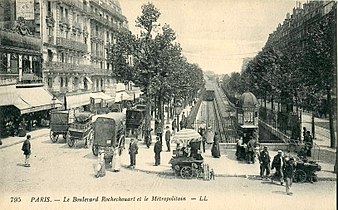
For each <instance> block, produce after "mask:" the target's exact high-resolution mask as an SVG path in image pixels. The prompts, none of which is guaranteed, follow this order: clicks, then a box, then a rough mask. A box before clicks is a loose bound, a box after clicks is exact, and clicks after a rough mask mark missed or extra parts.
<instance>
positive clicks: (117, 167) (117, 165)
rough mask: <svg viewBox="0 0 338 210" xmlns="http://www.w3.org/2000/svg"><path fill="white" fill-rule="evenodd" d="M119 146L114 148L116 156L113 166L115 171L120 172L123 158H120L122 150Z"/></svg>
mask: <svg viewBox="0 0 338 210" xmlns="http://www.w3.org/2000/svg"><path fill="white" fill-rule="evenodd" d="M119 150H120V149H119V148H115V150H114V156H113V162H112V167H113V171H114V172H119V171H120V168H121V160H120V152H119Z"/></svg>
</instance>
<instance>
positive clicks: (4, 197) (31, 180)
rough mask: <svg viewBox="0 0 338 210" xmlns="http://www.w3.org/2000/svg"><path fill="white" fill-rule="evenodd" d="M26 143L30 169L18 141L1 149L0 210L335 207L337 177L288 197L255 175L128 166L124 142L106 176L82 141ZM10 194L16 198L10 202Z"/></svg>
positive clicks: (143, 151) (300, 187) (144, 153)
mask: <svg viewBox="0 0 338 210" xmlns="http://www.w3.org/2000/svg"><path fill="white" fill-rule="evenodd" d="M31 143H32V156H31V165H32V166H31V167H30V168H27V167H23V162H24V157H23V155H22V154H21V144H17V145H13V146H10V147H7V148H3V149H1V150H0V156H1V163H2V176H1V177H0V184H1V186H2V192H1V196H0V199H1V200H0V203H1V205H2V206H0V208H1V209H19V208H20V207H25V208H26V207H30V208H32V209H45V208H47V207H48V209H60V208H72V207H75V206H76V207H77V208H82V209H93V208H95V209H97V208H98V209H100V208H101V209H104V208H108V207H114V208H115V207H117V208H123V209H135V208H136V207H137V208H139V207H140V208H141V207H144V208H145V207H147V209H159V208H161V207H166V209H177V208H179V207H182V206H184V208H183V209H193V208H197V207H198V208H205V209H234V208H236V209H238V208H240V209H272V208H274V207H275V206H276V205H283V207H285V208H289V209H335V205H336V196H335V190H336V182H333V181H320V182H317V183H314V184H311V183H302V184H298V183H294V185H293V186H292V192H293V193H294V194H293V196H287V195H286V194H285V186H281V185H279V184H277V183H276V184H271V183H270V182H268V181H262V180H258V179H250V178H243V177H216V179H215V180H210V181H203V180H201V179H191V180H187V179H182V178H180V177H175V176H174V173H172V175H171V174H170V173H166V174H161V173H149V172H142V171H138V170H131V169H128V168H127V167H126V166H127V165H128V164H129V159H128V154H127V148H128V145H126V150H125V151H124V152H123V155H122V156H123V158H122V166H123V167H122V169H121V171H120V172H118V173H114V172H112V171H109V170H107V174H106V176H105V177H102V178H95V177H94V168H93V166H94V164H95V163H96V160H97V158H96V157H95V156H94V155H93V154H92V151H91V150H90V149H85V148H83V144H82V142H79V143H78V144H77V147H76V148H69V147H68V145H67V144H65V143H62V142H60V143H52V142H51V141H50V139H49V136H48V135H47V134H45V135H43V136H41V137H38V138H35V139H34V140H32V142H31ZM139 147H140V154H139V157H138V158H137V159H138V160H139V164H149V165H150V164H151V165H152V164H153V152H152V148H153V147H152V146H151V148H150V149H147V148H146V147H145V145H143V143H142V142H139ZM207 153H210V150H207ZM142 161H146V163H142ZM218 161H219V162H221V161H222V159H219V160H218ZM149 167H150V166H149ZM152 167H153V166H152ZM161 167H166V168H168V170H169V169H170V165H169V164H168V163H167V162H162V163H161ZM258 167H259V166H258V165H257V172H258V171H259V169H258ZM153 196H154V197H153ZM15 197H19V198H20V199H21V201H20V202H14V201H12V202H11V198H12V199H13V198H15ZM145 197H147V198H145ZM41 198H42V199H41ZM90 198H91V199H90ZM67 199H69V200H68V201H67ZM96 199H97V201H96ZM137 199H141V200H140V201H138V200H137ZM146 199H148V200H147V201H146ZM46 201H47V203H46ZM300 201H301V202H300ZM149 202H151V204H150V205H149Z"/></svg>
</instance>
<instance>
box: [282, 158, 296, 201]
mask: <svg viewBox="0 0 338 210" xmlns="http://www.w3.org/2000/svg"><path fill="white" fill-rule="evenodd" d="M294 173H295V162H294V159H293V158H292V157H291V158H290V159H289V160H286V161H285V164H284V167H283V174H284V180H285V187H286V194H287V195H292V192H290V189H291V186H292V180H293V177H294Z"/></svg>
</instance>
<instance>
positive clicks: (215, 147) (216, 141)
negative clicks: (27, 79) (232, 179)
mask: <svg viewBox="0 0 338 210" xmlns="http://www.w3.org/2000/svg"><path fill="white" fill-rule="evenodd" d="M211 155H212V157H214V158H219V157H221V153H220V151H219V136H218V133H217V132H215V136H214V143H213V145H212V148H211Z"/></svg>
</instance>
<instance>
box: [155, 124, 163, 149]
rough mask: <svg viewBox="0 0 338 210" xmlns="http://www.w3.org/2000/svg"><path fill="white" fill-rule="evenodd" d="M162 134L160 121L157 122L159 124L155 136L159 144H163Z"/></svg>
mask: <svg viewBox="0 0 338 210" xmlns="http://www.w3.org/2000/svg"><path fill="white" fill-rule="evenodd" d="M162 134H163V130H162V123H161V120H159V123H158V125H157V127H156V136H158V137H159V139H160V141H161V144H163V142H162Z"/></svg>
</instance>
